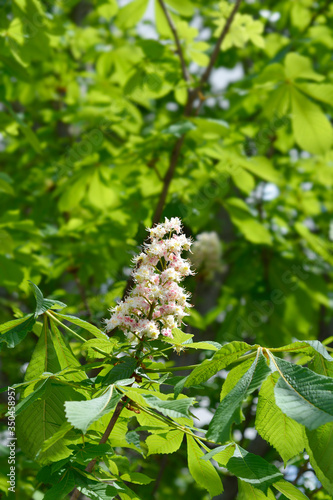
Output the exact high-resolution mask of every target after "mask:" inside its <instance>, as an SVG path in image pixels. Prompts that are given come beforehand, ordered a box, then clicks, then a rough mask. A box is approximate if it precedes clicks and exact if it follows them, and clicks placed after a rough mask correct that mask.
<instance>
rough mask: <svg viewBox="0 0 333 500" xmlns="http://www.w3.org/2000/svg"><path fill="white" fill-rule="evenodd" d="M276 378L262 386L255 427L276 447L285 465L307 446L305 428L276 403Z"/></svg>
mask: <svg viewBox="0 0 333 500" xmlns="http://www.w3.org/2000/svg"><path fill="white" fill-rule="evenodd" d="M275 382H276V381H274V377H273V376H270V377H268V378H267V380H265V382H264V383H263V384H262V387H261V389H260V392H259V399H258V406H257V413H256V421H255V427H256V429H257V431H258V433H259V434H260V436H261V437H262V438H263V439H265V440H266V441H268V443H269V444H271V445H272V446H274V448H275V449H276V451H277V452H278V453H279V454H280V456H281V457H282V459H283V461H284V463H285V464H286V462H287V461H288V460H290V459H291V458H293V457H295V456H296V455H298V454H299V453H302V452H303V450H304V448H305V446H306V439H305V434H304V427H303V426H301V425H300V424H298V423H297V422H295V420H292V419H291V418H289V417H287V415H285V414H284V413H283V412H282V411H281V409H280V408H279V407H278V406H277V404H276V403H275V398H274V387H275Z"/></svg>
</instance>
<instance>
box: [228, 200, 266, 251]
mask: <svg viewBox="0 0 333 500" xmlns="http://www.w3.org/2000/svg"><path fill="white" fill-rule="evenodd" d="M224 204H225V207H226V210H227V211H228V213H229V215H230V218H231V220H232V222H233V224H235V226H236V227H237V228H238V229H239V230H240V232H241V233H243V235H244V237H245V238H246V239H247V240H248V241H250V242H251V243H255V244H258V245H271V244H272V236H271V234H270V232H269V230H268V229H267V228H266V227H265V226H264V225H263V224H262V223H260V222H258V221H257V220H256V219H255V218H254V217H253V216H252V215H251V213H250V211H249V208H248V206H247V204H246V203H245V202H244V201H243V200H241V199H240V198H228V199H227V200H225V201H224Z"/></svg>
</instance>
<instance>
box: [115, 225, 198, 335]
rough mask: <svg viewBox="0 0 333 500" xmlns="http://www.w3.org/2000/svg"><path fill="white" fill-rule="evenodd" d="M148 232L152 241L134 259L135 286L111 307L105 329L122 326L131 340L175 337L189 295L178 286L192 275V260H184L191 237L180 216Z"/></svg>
mask: <svg viewBox="0 0 333 500" xmlns="http://www.w3.org/2000/svg"><path fill="white" fill-rule="evenodd" d="M147 230H148V231H149V233H150V234H149V242H148V243H146V244H145V245H144V251H143V252H142V253H140V255H138V256H136V257H135V258H134V262H135V264H136V269H135V270H134V272H133V278H134V282H135V286H134V288H133V289H132V291H131V292H130V294H129V295H128V297H127V298H126V299H125V300H124V301H121V302H120V303H119V304H118V305H117V306H116V307H114V308H112V309H111V312H112V315H111V318H110V319H109V320H107V321H106V329H107V330H112V329H113V328H116V327H118V328H120V329H121V330H123V332H124V333H125V335H126V336H127V337H128V339H129V340H130V342H132V343H137V342H139V341H140V340H142V339H157V338H158V337H159V336H160V335H161V336H162V337H163V336H164V337H172V329H173V328H175V327H179V326H180V325H181V323H182V320H183V318H184V316H188V314H187V313H186V308H188V307H191V304H189V303H188V299H189V294H188V293H186V292H185V290H184V289H183V288H182V287H181V286H180V285H179V282H180V281H181V280H182V279H183V278H184V277H185V276H189V275H190V274H193V272H192V270H191V267H190V263H189V262H188V261H187V260H185V259H182V257H181V253H182V251H183V250H190V247H191V240H190V239H189V238H187V237H186V236H185V235H184V234H182V228H181V221H180V219H179V218H178V217H172V218H171V219H170V220H169V219H167V218H166V219H165V222H164V223H163V224H158V225H157V226H155V227H153V228H152V229H149V228H148V229H147Z"/></svg>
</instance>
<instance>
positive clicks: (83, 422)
mask: <svg viewBox="0 0 333 500" xmlns="http://www.w3.org/2000/svg"><path fill="white" fill-rule="evenodd" d="M121 398H122V395H121V394H119V393H118V392H117V390H116V389H115V387H114V385H110V386H109V387H108V388H107V389H106V391H104V393H103V394H102V395H101V396H99V397H98V398H94V399H90V400H87V401H66V403H65V413H66V418H67V420H68V422H70V423H71V424H72V425H73V426H74V427H75V428H76V429H80V430H81V431H82V432H83V433H84V434H85V433H86V432H87V429H88V427H89V426H90V425H91V424H92V423H93V422H96V421H97V420H99V419H100V418H101V417H103V415H106V414H107V413H109V412H110V411H111V410H113V409H114V408H115V406H116V405H117V403H118V402H119V401H120V400H121Z"/></svg>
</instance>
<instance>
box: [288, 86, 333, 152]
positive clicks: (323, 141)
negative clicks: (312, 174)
mask: <svg viewBox="0 0 333 500" xmlns="http://www.w3.org/2000/svg"><path fill="white" fill-rule="evenodd" d="M290 92H291V105H292V125H293V131H294V135H295V139H296V142H297V144H298V145H299V146H300V147H301V148H303V149H304V150H305V151H309V152H310V153H313V154H324V153H326V151H329V149H330V148H331V146H332V144H333V132H332V126H331V124H330V122H329V120H328V119H327V118H326V116H325V114H324V113H323V112H322V110H321V109H320V107H319V106H317V105H316V104H314V103H313V102H311V101H310V100H309V99H307V98H306V97H304V96H303V95H302V94H301V93H300V92H298V90H296V89H295V88H292V87H291V89H290Z"/></svg>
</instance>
